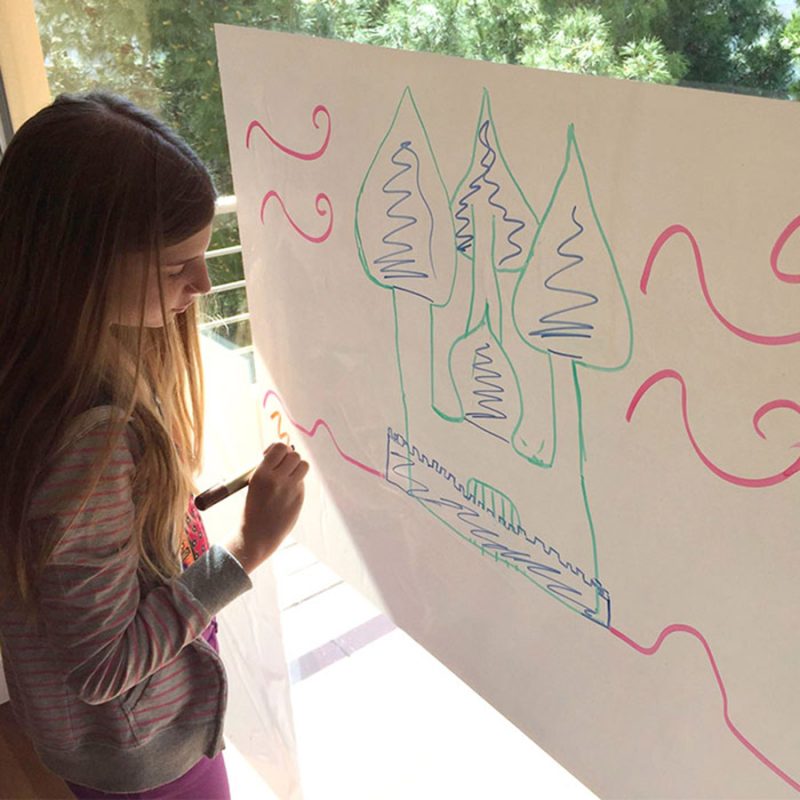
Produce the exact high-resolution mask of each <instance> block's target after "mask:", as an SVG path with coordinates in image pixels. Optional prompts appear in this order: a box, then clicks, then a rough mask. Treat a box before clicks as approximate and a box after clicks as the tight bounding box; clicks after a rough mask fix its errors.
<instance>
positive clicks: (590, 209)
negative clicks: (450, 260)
mask: <svg viewBox="0 0 800 800" xmlns="http://www.w3.org/2000/svg"><path fill="white" fill-rule="evenodd" d="M511 312H512V316H513V320H514V325H515V327H516V329H517V332H518V334H519V337H520V338H521V340H522V341H524V342H525V343H526V345H528V347H530V348H531V349H532V350H534V351H536V352H538V353H543V354H545V355H546V356H547V358H548V359H549V360H550V363H551V366H552V370H553V372H554V374H555V375H556V379H555V381H554V383H555V384H557V385H560V386H562V387H565V386H567V385H570V384H571V386H572V387H573V389H574V396H575V403H576V407H577V421H578V422H577V424H578V431H577V436H578V453H579V455H578V460H579V471H580V491H581V494H582V498H583V504H584V507H585V512H586V520H587V523H588V526H589V532H590V536H591V559H592V561H593V570H594V576H595V577H598V575H599V567H598V558H597V546H596V541H595V532H594V523H593V521H592V514H591V510H590V508H589V499H588V493H587V489H586V481H585V476H584V464H585V461H586V443H585V436H584V426H583V409H582V400H581V388H580V379H579V378H580V373H579V371H580V369H594V370H601V371H606V372H611V371H615V370H620V369H623V368H624V367H625V366H626V365H627V364H628V362H629V361H630V358H631V354H632V348H633V325H632V321H631V314H630V307H629V305H628V299H627V297H626V295H625V289H624V287H623V285H622V281H621V279H620V276H619V270H618V269H617V264H616V261H615V259H614V255H613V253H612V251H611V246H610V245H609V242H608V240H607V238H606V235H605V232H604V231H603V228H602V225H601V224H600V219H599V217H598V215H597V211H596V209H595V206H594V201H593V199H592V193H591V190H590V188H589V179H588V177H587V174H586V168H585V166H584V163H583V159H582V158H581V154H580V151H579V149H578V143H577V140H576V137H575V129H574V126H573V125H570V126H569V128H568V130H567V152H566V158H565V161H564V167H563V169H562V171H561V174H560V176H559V178H558V180H557V182H556V186H555V189H554V191H553V195H552V197H551V199H550V202H549V204H548V206H547V208H546V210H545V212H544V215H543V216H542V220H541V223H540V225H539V228H538V230H537V232H536V236H535V237H534V240H533V244H532V246H531V253H530V258H529V259H528V262H527V265H526V266H525V269H524V270H523V271H522V273H521V274H520V275H519V279H518V282H517V286H516V288H515V290H514V296H513V301H512V305H511ZM558 400H559V403H558V405H563V403H565V402H566V398H564V397H559V398H558ZM558 427H559V426H558V421H556V429H558ZM562 466H563V465H562ZM580 562H581V563H585V559H580Z"/></svg>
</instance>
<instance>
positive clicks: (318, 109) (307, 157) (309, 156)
mask: <svg viewBox="0 0 800 800" xmlns="http://www.w3.org/2000/svg"><path fill="white" fill-rule="evenodd" d="M320 113H322V114H324V115H325V118H326V119H327V121H328V130H327V132H326V133H325V141H324V142H323V143H322V147H320V148H319V150H315V151H314V152H313V153H301V152H300V151H299V150H292V148H291V147H287V146H286V145H285V144H281V143H280V142H279V141H278V140H277V139H276V138H275V137H274V136H273V135H272V134H271V133H270V132H269V131H268V130H267V129H266V128H265V127H264V126H263V125H262V124H261V123H260V122H259V121H258V120H257V119H254V120H253V121H252V122H251V123H250V124H249V125H248V126H247V133H246V134H245V137H244V144H245V147H246V148H248V149H249V148H250V136H251V134H252V133H253V130H256V129H257V130H260V131H261V132H262V133H263V134H264V136H266V137H267V139H269V140H270V141H271V142H272V144H274V145H275V147H277V148H278V149H279V150H281V151H282V152H284V153H286V154H287V155H290V156H292V158H299V159H302V160H303V161H314V159H317V158H319V157H320V156H322V155H323V153H324V152H325V151H326V150H327V149H328V143H329V142H330V140H331V128H332V125H331V114H330V112H329V111H328V109H327V108H326V107H325V106H323V105H318V106H315V107H314V110H313V111H312V112H311V122H312V123H313V124H314V127H315V128H319V123H318V122H317V116H318V115H319V114H320Z"/></svg>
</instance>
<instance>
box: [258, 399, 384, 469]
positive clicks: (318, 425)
mask: <svg viewBox="0 0 800 800" xmlns="http://www.w3.org/2000/svg"><path fill="white" fill-rule="evenodd" d="M270 397H274V398H275V399H276V400H277V401H278V402H279V403H280V404H281V408H282V409H283V411H284V413H285V414H286V404H285V403H284V402H283V399H282V398H281V396H280V395H279V394H278V393H277V392H276V391H274V390H272V389H269V390H268V391H267V393H266V394H265V395H264V399H263V400H262V401H261V405H262V406H266V405H267V400H269V398H270ZM286 417H287V419H288V420H289V422H291V423H292V425H294V427H295V428H297V430H299V431H301V432H302V433H304V434H305V435H306V436H309V437H313V436H315V435H316V433H317V430H318V429H319V428H325V430H326V431H327V432H328V436H330V437H331V442H333V446H334V447H335V448H336V450H337V452H338V453H339V455H340V456H341V457H342V458H343V459H344V460H345V461H347V463H348V464H352V465H353V466H354V467H358V468H359V469H362V470H364V472H368V473H369V474H370V475H375V476H376V477H378V478H380V479H381V480H383V473H382V472H379V471H378V470H377V469H373V468H372V467H368V466H367V465H366V464H363V463H362V462H361V461H358V460H357V459H355V458H353V457H352V456H349V455H347V453H345V452H344V450H342V448H341V447H339V443H338V442H337V441H336V437H335V436H334V435H333V431H332V430H331V428H330V425H328V423H327V422H325V420H324V419H317V420H316V421H315V422H314V425H313V427H312V428H311V430H309V429H308V428H304V427H303V426H302V425H301V424H300V423H299V422H297V421H296V420H294V419H292V417H290V416H289V414H286Z"/></svg>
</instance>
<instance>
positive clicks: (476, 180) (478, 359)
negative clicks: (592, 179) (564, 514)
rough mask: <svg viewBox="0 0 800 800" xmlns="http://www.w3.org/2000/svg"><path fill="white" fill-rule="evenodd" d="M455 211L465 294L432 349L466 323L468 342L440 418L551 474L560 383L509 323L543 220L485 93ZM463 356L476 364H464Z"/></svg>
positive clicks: (452, 361)
mask: <svg viewBox="0 0 800 800" xmlns="http://www.w3.org/2000/svg"><path fill="white" fill-rule="evenodd" d="M451 209H452V213H453V219H454V220H455V228H456V249H457V250H458V256H459V257H458V270H457V277H456V282H457V288H456V291H455V292H454V299H453V300H451V304H450V305H449V306H446V307H444V308H442V309H437V310H436V312H435V314H434V323H435V324H434V338H435V341H434V344H435V346H436V344H437V342H439V341H441V339H442V338H444V337H445V336H446V335H447V334H449V335H450V337H451V341H453V340H452V331H453V330H457V328H458V324H459V323H460V324H461V326H462V333H460V334H459V335H458V336H457V337H456V339H455V340H454V341H453V343H452V346H451V351H450V354H449V357H448V365H449V375H448V376H447V377H448V378H449V381H448V380H441V376H440V375H438V374H435V375H434V410H435V411H436V412H437V413H438V414H439V416H441V417H442V418H443V419H446V420H448V421H449V422H462V421H466V422H469V423H471V424H473V425H476V426H477V427H479V428H481V429H482V430H484V431H486V432H487V433H489V434H490V435H492V436H495V437H497V438H499V439H502V440H503V441H505V442H507V443H509V444H510V445H511V446H512V447H513V449H514V450H516V452H517V453H519V454H520V455H522V456H523V458H525V459H526V460H528V461H531V462H532V463H534V464H537V465H539V466H549V465H550V464H552V459H553V450H554V424H553V390H552V376H551V374H550V371H549V365H548V362H547V360H546V359H544V358H542V359H536V358H531V357H530V356H531V354H530V351H529V350H527V349H526V348H525V347H524V345H523V344H522V343H521V342H520V341H519V339H518V337H517V335H516V332H515V331H514V329H513V326H512V324H511V320H510V313H509V306H510V302H511V296H512V293H513V290H514V287H515V285H516V280H517V275H518V274H519V273H520V272H521V271H522V270H523V269H524V267H525V264H526V263H527V260H528V258H529V254H530V249H531V244H532V242H533V238H534V235H535V233H536V230H537V228H538V224H539V220H538V218H537V216H536V213H535V212H534V210H533V209H532V208H531V206H530V204H529V202H528V200H527V199H526V197H525V194H524V192H523V191H522V188H521V187H520V185H519V183H518V182H517V180H516V178H515V177H514V175H513V173H512V171H511V168H510V166H509V164H508V161H507V160H506V158H505V156H504V155H503V151H502V148H501V146H500V142H499V139H498V135H497V129H496V126H495V121H494V117H493V114H492V107H491V101H490V98H489V93H488V91H486V90H485V89H484V91H483V95H482V99H481V108H480V112H479V114H478V123H477V126H476V129H475V135H474V138H473V146H472V155H471V158H470V163H469V166H468V167H467V170H466V172H465V174H464V177H463V178H462V179H461V181H460V182H459V184H458V186H457V187H456V188H455V190H454V192H453V195H452V197H451ZM464 297H468V301H467V305H468V310H467V312H466V315H465V316H464V311H463V309H462V307H461V306H462V303H463V302H464V300H463V299H462V298H464ZM454 318H455V320H454ZM462 320H463V321H462ZM440 331H442V333H443V334H444V335H439V332H440ZM463 351H467V354H469V356H471V358H468V359H467V362H466V363H465V359H464V352H463ZM439 363H441V361H440V362H439Z"/></svg>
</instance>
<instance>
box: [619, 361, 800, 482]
mask: <svg viewBox="0 0 800 800" xmlns="http://www.w3.org/2000/svg"><path fill="white" fill-rule="evenodd" d="M667 378H673V379H674V380H676V381H678V383H679V384H680V385H681V411H682V413H683V426H684V428H685V429H686V434H687V436H688V437H689V441H690V442H691V444H692V447H693V448H694V451H695V453H697V456H698V457H699V458H700V460H701V461H702V462H703V464H705V466H706V467H707V468H708V469H709V470H711V472H713V473H714V474H715V475H716V476H717V477H719V478H722V479H723V480H725V481H728V483H733V484H736V485H737V486H744V487H746V488H750V489H762V488H764V487H766V486H775V485H776V484H779V483H782V482H783V481H785V480H787V479H788V478H790V477H791V476H792V475H794V474H795V473H796V472H798V471H800V457H798V458H797V459H796V460H795V461H794V462H792V464H791V465H789V466H788V467H787V468H786V469H785V470H783V471H782V472H778V473H776V474H775V475H769V476H767V477H765V478H743V477H741V476H739V475H734V474H732V473H730V472H726V471H725V470H723V469H722V468H720V467H718V466H717V465H716V464H714V463H713V462H712V461H711V459H710V458H708V456H706V455H705V453H703V451H702V450H701V449H700V445H699V444H698V443H697V440H696V439H695V438H694V435H693V434H692V430H691V427H690V426H689V414H688V410H687V405H688V403H687V390H686V383H685V382H684V380H683V377H682V376H681V374H680V373H679V372H676V371H675V370H674V369H662V370H659V371H658V372H655V373H653V374H652V375H651V376H650V377H649V378H648V379H647V380H646V381H645V382H644V383H643V384H642V385H641V386H640V387H639V388H638V389H637V390H636V393H635V394H634V395H633V399H632V400H631V402H630V405H629V406H628V410H627V411H626V412H625V419H626V421H627V422H630V421H631V417H633V412H634V411H635V410H636V407H637V406H638V404H639V401H640V400H641V399H642V397H644V395H645V393H646V392H647V391H648V390H649V389H650V388H652V387H653V386H655V384H657V383H658V382H659V381H662V380H665V379H667ZM774 408H791V409H793V410H795V411H800V407H798V406H797V404H796V403H793V402H792V401H791V400H772V401H771V402H769V403H765V404H764V405H763V406H761V407H760V408H759V409H758V411H756V413H755V414H754V416H753V426H754V427H755V429H756V432H757V433H758V434H759V436H761V438H762V439H764V438H766V437H765V436H764V434H763V432H762V431H761V429H760V427H759V425H758V423H759V422H760V420H761V418H762V417H763V416H764V414H766V413H768V412H769V411H771V410H772V409H774Z"/></svg>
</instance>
